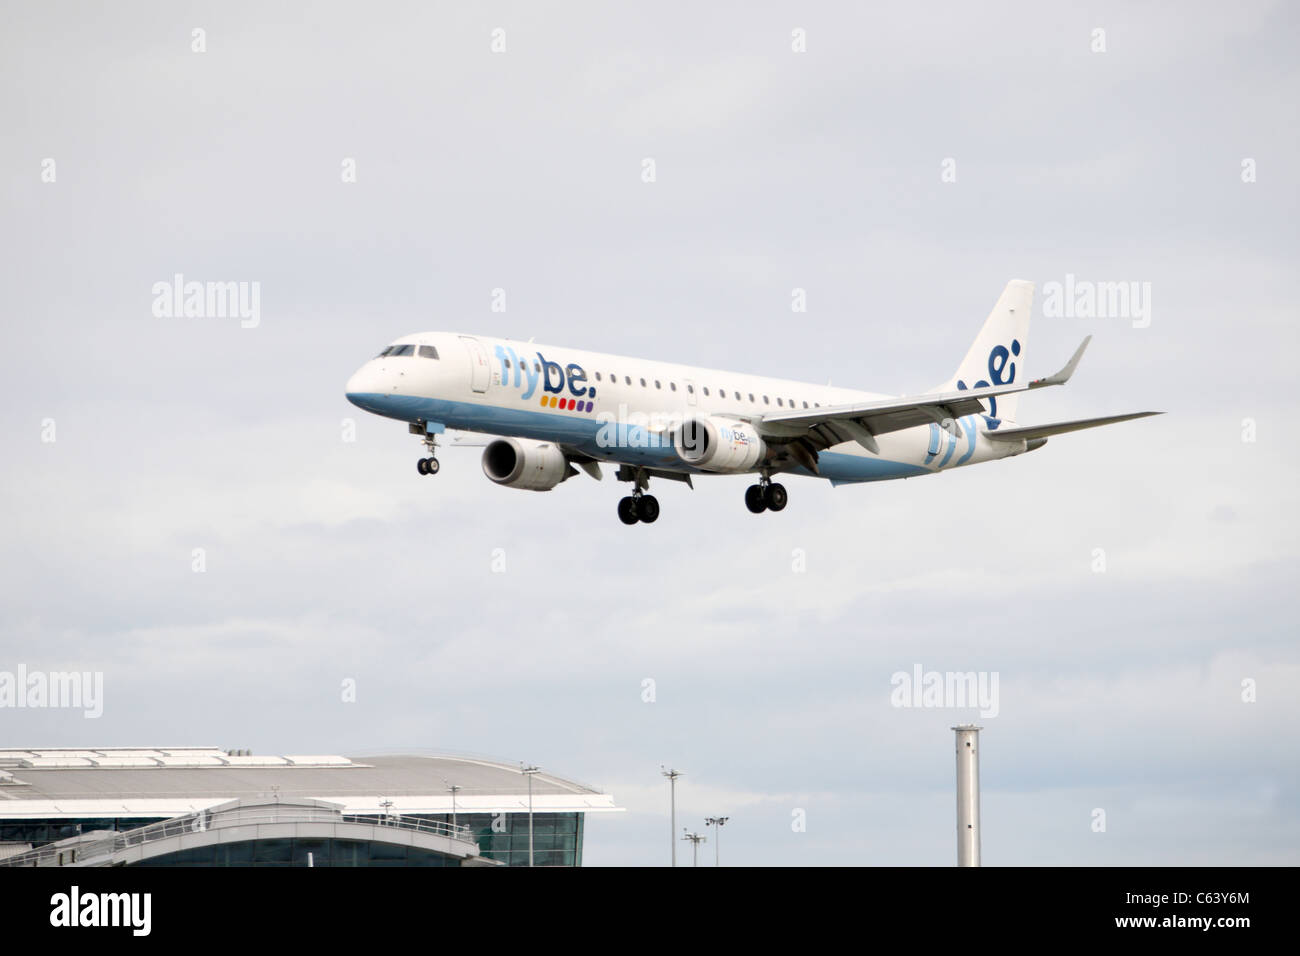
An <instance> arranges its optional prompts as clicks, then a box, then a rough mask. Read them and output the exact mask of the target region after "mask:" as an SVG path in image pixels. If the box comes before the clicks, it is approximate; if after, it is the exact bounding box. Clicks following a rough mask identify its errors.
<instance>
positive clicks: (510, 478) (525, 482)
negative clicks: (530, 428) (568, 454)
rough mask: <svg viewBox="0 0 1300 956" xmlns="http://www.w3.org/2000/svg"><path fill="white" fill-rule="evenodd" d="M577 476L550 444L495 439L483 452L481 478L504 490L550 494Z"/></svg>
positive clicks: (518, 439) (514, 439) (562, 454)
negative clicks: (512, 489) (568, 479)
mask: <svg viewBox="0 0 1300 956" xmlns="http://www.w3.org/2000/svg"><path fill="white" fill-rule="evenodd" d="M577 473H578V472H577V470H576V469H574V467H573V466H572V465H570V464H569V461H568V459H567V458H565V457H564V452H562V451H560V449H558V448H557V447H555V445H554V444H553V443H552V442H545V441H531V440H529V439H527V438H498V439H497V440H496V441H494V442H492V443H490V444H489V445H488V446H487V447H486V448H484V449H483V474H485V475H487V476H488V478H490V479H491V480H492V481H495V482H496V483H497V484H498V485H505V486H506V487H507V488H523V489H524V490H525V491H550V490H551V489H552V488H554V487H555V486H556V485H558V484H559V483H560V482H562V481H564V479H566V478H568V477H569V476H570V475H576V474H577Z"/></svg>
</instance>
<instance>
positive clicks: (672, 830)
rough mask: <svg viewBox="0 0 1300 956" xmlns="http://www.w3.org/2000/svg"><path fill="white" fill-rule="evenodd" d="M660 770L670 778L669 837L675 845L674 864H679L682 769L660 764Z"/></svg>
mask: <svg viewBox="0 0 1300 956" xmlns="http://www.w3.org/2000/svg"><path fill="white" fill-rule="evenodd" d="M659 772H660V773H661V774H663V775H664V776H665V777H667V778H668V784H669V793H670V795H669V801H670V802H669V806H670V807H671V810H670V813H671V815H672V816H671V822H670V823H669V824H668V827H669V829H668V839H669V841H670V842H671V843H672V846H673V866H676V865H677V778H678V777H680V776H681V775H682V772H681V771H680V770H672V769H669V768H665V767H664V765H663V764H660V765H659Z"/></svg>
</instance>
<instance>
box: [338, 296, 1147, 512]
mask: <svg viewBox="0 0 1300 956" xmlns="http://www.w3.org/2000/svg"><path fill="white" fill-rule="evenodd" d="M1033 296H1034V285H1033V283H1032V282H1027V281H1024V280H1013V281H1011V282H1009V283H1008V284H1007V286H1006V288H1005V289H1004V290H1003V291H1002V295H1001V297H1000V298H999V299H998V301H997V304H996V305H995V306H994V307H993V311H992V312H991V313H989V316H988V318H987V319H986V320H985V322H984V326H983V327H982V328H981V329H980V332H979V335H978V336H976V338H975V341H974V343H972V345H971V347H970V349H969V351H968V352H967V353H966V357H965V358H964V359H963V360H962V362H961V364H960V365H959V366H958V367H957V370H956V372H955V373H954V374H953V376H952V377H951V378H950V379H948V380H947V381H946V382H944V383H942V384H941V385H939V386H937V387H936V388H934V389H932V390H930V391H928V392H923V393H921V394H919V395H912V396H905V397H891V396H887V395H877V394H873V393H869V392H861V391H855V390H851V389H846V388H832V387H831V386H830V385H829V384H827V385H814V384H809V383H806V382H794V381H788V380H784V379H777V378H766V377H762V376H757V375H749V374H745V373H742V372H725V371H720V370H717V369H707V368H696V367H693V366H687V365H678V364H675V363H672V362H659V361H652V360H649V359H639V358H632V357H629V356H622V355H606V354H601V353H598V352H586V351H580V350H578V349H570V348H561V347H558V346H550V345H537V344H534V343H533V342H532V341H531V340H530V341H528V342H518V341H513V340H508V339H494V338H487V337H483V336H478V335H466V334H461V333H456V332H422V333H417V334H414V335H407V336H404V337H402V338H399V339H397V340H396V341H394V342H393V343H392V344H391V345H389V346H388V347H387V348H385V349H384V350H383V351H382V352H380V353H379V355H377V356H376V357H375V358H373V359H371V360H369V361H368V362H366V363H365V364H364V365H362V366H361V367H360V368H359V369H358V370H357V371H356V373H355V374H353V376H352V377H351V378H350V379H349V380H348V383H347V386H346V394H347V399H348V401H350V402H351V403H352V404H354V405H356V406H357V407H359V408H363V409H365V410H366V411H368V412H373V413H374V414H376V415H381V416H384V417H386V418H393V419H397V420H398V421H403V422H406V423H407V426H408V429H409V431H410V432H411V433H413V434H415V435H418V436H419V437H420V440H421V441H422V442H423V443H424V446H425V448H426V449H427V451H428V454H427V455H426V456H424V457H421V458H420V459H419V460H418V462H417V469H418V471H419V473H420V474H422V475H436V474H437V473H438V471H439V463H438V459H437V458H436V457H435V452H436V450H437V447H438V436H439V435H442V434H443V433H444V432H445V430H446V429H448V428H450V429H455V430H458V431H464V432H477V433H483V434H485V435H487V436H491V437H490V440H482V441H475V440H473V439H461V440H458V441H456V442H455V444H470V445H482V446H484V448H483V459H482V467H483V472H484V474H485V475H487V477H488V478H489V479H491V480H492V481H493V482H495V483H496V484H498V485H504V486H505V487H508V488H520V489H525V490H530V491H550V490H551V489H553V488H555V487H556V486H557V485H559V484H560V483H561V482H564V481H567V480H568V479H569V478H571V477H574V476H575V475H577V474H578V469H581V470H582V471H583V472H585V473H587V474H588V475H590V476H591V477H592V478H595V479H597V480H600V479H601V478H602V477H603V472H602V471H601V465H602V464H609V465H613V466H616V469H617V470H616V472H615V477H616V478H617V479H618V480H620V481H625V482H628V483H630V484H631V485H632V491H631V494H629V495H626V496H625V497H623V498H622V499H621V500H620V501H619V502H618V517H619V519H620V520H621V521H622V522H623V523H624V524H628V525H634V524H637V523H638V522H643V523H646V524H649V523H651V522H653V521H655V520H656V519H657V518H658V517H659V501H658V499H656V498H655V496H654V495H651V494H649V493H648V489H649V483H650V480H651V479H652V478H654V479H661V480H671V481H680V482H684V483H685V484H686V485H688V486H690V487H692V488H693V487H694V484H693V479H694V478H696V477H699V476H702V475H740V474H743V475H752V476H755V478H756V482H755V483H754V484H752V485H750V486H749V487H748V488H747V489H746V490H745V505H746V507H748V509H749V510H750V511H751V512H753V513H754V514H760V513H762V512H764V511H774V512H776V511H782V510H784V508H785V506H786V503H787V501H788V500H789V496H788V493H787V491H786V489H785V486H784V485H782V484H780V483H779V482H776V481H773V480H772V479H773V478H774V477H776V476H784V475H804V476H806V477H815V478H824V479H827V480H829V481H830V482H831V484H832V485H844V484H856V483H860V482H868V481H883V480H888V479H893V478H913V477H917V476H920V475H933V474H939V473H941V472H945V471H949V470H951V469H953V468H960V467H963V466H966V465H974V464H980V463H983V462H986V461H995V460H998V459H1001V458H1010V457H1013V456H1015V455H1020V454H1024V453H1025V452H1029V451H1034V450H1036V449H1038V448H1041V447H1043V445H1045V444H1046V443H1047V440H1048V438H1049V437H1051V436H1054V435H1061V434H1065V433H1067V432H1073V431H1079V430H1081V429H1085V428H1096V427H1098V426H1101V425H1110V424H1113V423H1115V422H1123V421H1129V420H1131V419H1135V418H1144V417H1146V416H1148V415H1158V414H1161V413H1160V412H1130V413H1128V414H1124V415H1108V416H1105V417H1102V418H1086V419H1079V420H1076V421H1067V422H1056V423H1053V424H1048V425H1026V426H1020V425H1017V424H1016V412H1017V403H1018V400H1019V398H1020V395H1021V394H1022V393H1024V392H1027V391H1032V390H1034V389H1039V388H1047V387H1050V386H1054V385H1064V384H1065V383H1066V382H1067V381H1069V379H1070V377H1071V376H1072V375H1073V374H1074V370H1075V368H1076V367H1077V366H1078V364H1079V359H1080V358H1081V357H1082V356H1083V352H1084V350H1085V349H1086V348H1087V346H1088V343H1089V341H1091V339H1092V336H1088V337H1087V338H1085V339H1084V340H1083V343H1082V344H1081V345H1080V346H1079V347H1078V349H1077V350H1076V351H1075V353H1074V355H1073V356H1072V357H1071V359H1070V360H1069V362H1067V363H1066V364H1065V366H1064V368H1062V369H1061V370H1060V371H1059V372H1056V373H1055V374H1054V375H1048V376H1046V377H1045V378H1039V379H1034V380H1032V381H1025V375H1024V374H1023V368H1024V364H1025V358H1026V346H1027V341H1028V331H1029V318H1030V311H1031V308H1032V305H1033Z"/></svg>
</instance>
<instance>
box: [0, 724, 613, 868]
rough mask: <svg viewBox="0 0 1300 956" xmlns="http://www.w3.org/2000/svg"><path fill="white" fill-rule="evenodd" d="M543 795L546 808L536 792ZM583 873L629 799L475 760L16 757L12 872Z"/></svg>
mask: <svg viewBox="0 0 1300 956" xmlns="http://www.w3.org/2000/svg"><path fill="white" fill-rule="evenodd" d="M530 783H531V796H530V793H529V787H530ZM530 805H531V809H532V821H533V835H532V856H533V865H535V866H581V865H582V844H583V820H584V817H585V815H586V814H587V813H590V812H617V811H619V810H621V808H620V807H617V806H615V804H614V800H613V798H612V797H611V796H610V795H608V794H605V793H601V792H600V791H599V790H597V789H595V788H592V787H588V786H586V785H584V784H580V783H576V782H574V781H571V780H565V779H563V778H560V777H556V776H554V775H551V774H546V773H541V772H538V773H535V774H527V775H526V774H524V773H523V772H522V768H521V767H518V766H512V765H510V764H506V763H499V762H496V761H492V760H485V759H481V758H473V757H459V756H406V755H388V756H373V757H341V756H329V755H316V756H282V757H281V756H254V755H252V754H249V753H246V752H243V751H225V750H221V749H218V748H214V747H160V748H102V749H95V750H71V749H39V750H0V866H503V865H504V866H528V865H529V834H528V820H529V809H530Z"/></svg>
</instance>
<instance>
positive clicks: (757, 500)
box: [745, 485, 767, 514]
mask: <svg viewBox="0 0 1300 956" xmlns="http://www.w3.org/2000/svg"><path fill="white" fill-rule="evenodd" d="M745 507H746V508H748V509H749V510H750V511H752V512H753V513H754V514H762V513H763V512H764V511H766V510H767V501H766V499H765V497H764V495H763V486H762V485H750V486H749V487H748V488H746V489H745Z"/></svg>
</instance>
